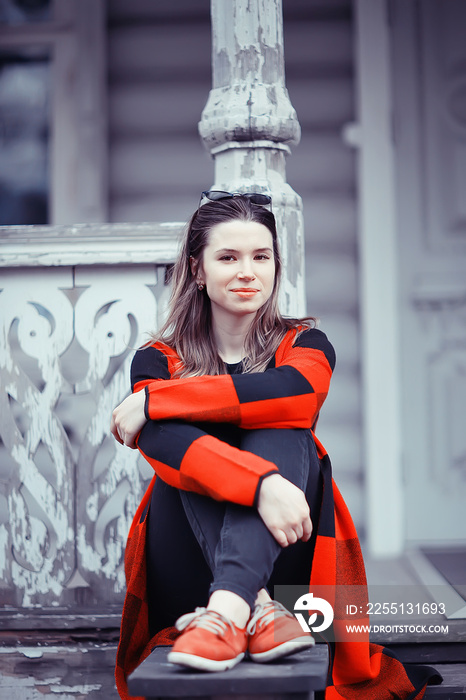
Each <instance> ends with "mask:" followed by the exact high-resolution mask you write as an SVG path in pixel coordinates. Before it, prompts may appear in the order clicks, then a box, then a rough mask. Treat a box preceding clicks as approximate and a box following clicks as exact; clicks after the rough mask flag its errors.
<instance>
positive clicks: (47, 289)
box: [0, 223, 182, 626]
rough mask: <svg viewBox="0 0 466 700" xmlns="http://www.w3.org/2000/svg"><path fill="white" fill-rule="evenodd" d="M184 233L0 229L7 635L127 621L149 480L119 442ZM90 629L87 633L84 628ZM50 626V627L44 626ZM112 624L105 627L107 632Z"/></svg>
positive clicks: (0, 540)
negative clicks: (130, 557) (128, 572)
mask: <svg viewBox="0 0 466 700" xmlns="http://www.w3.org/2000/svg"><path fill="white" fill-rule="evenodd" d="M181 228H182V224H177V223H170V224H158V225H157V224H136V225H126V224H125V225H81V226H58V227H49V226H40V227H31V226H28V227H12V228H3V229H0V290H1V291H0V328H1V331H0V332H1V339H0V387H1V392H0V439H1V443H0V572H1V574H0V601H1V604H2V613H1V615H2V616H3V621H4V622H8V624H9V626H11V625H13V626H14V625H17V626H24V625H26V624H27V623H26V622H25V621H24V620H25V616H24V615H23V613H24V612H26V613H27V619H28V620H29V624H30V621H31V614H32V615H36V616H37V617H40V616H45V617H46V618H47V620H48V622H47V624H50V620H51V616H57V615H58V616H60V614H65V613H66V612H67V611H69V612H70V613H71V612H72V613H73V618H74V619H75V620H78V621H79V624H94V625H95V624H96V623H97V624H101V625H105V624H106V622H105V621H106V620H107V619H108V620H112V619H113V617H114V614H117V613H118V612H119V610H120V609H121V603H122V600H123V595H124V568H123V555H124V548H125V542H126V536H127V532H128V528H129V525H130V522H131V519H132V516H133V514H134V512H135V510H136V507H137V505H138V503H139V501H140V499H141V497H142V495H143V492H144V490H145V487H146V485H147V483H148V480H149V479H150V477H151V476H152V470H151V469H150V467H148V465H147V464H146V463H145V462H144V460H143V459H142V458H141V457H140V456H139V455H138V452H137V451H136V450H130V449H128V448H126V447H123V446H120V445H118V444H117V443H116V442H115V441H114V440H113V438H112V437H111V436H110V435H109V423H110V416H111V412H112V409H113V408H114V406H116V405H117V404H118V403H119V402H120V401H121V400H122V399H123V398H124V397H125V396H126V395H127V394H128V392H129V368H130V363H131V358H132V355H133V353H134V350H135V349H136V348H137V347H139V346H140V345H142V344H143V343H144V342H147V340H148V339H149V338H150V333H151V332H153V331H154V330H155V329H156V328H157V326H158V325H160V322H161V320H162V318H163V315H164V313H165V309H166V302H167V295H168V286H167V270H168V268H169V267H170V265H172V264H173V262H174V259H175V257H176V253H177V247H178V239H179V233H180V231H181ZM86 620H87V621H88V622H86ZM43 624H46V623H45V622H44V623H43ZM107 624H109V623H108V621H107Z"/></svg>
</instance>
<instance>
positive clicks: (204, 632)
mask: <svg viewBox="0 0 466 700" xmlns="http://www.w3.org/2000/svg"><path fill="white" fill-rule="evenodd" d="M176 628H177V629H178V630H180V631H182V630H184V632H183V634H182V635H181V636H179V637H178V638H177V640H176V641H175V644H174V645H173V647H172V651H170V653H169V654H168V661H170V663H172V664H180V665H181V666H189V667H190V668H196V669H198V670H199V671H226V670H227V669H229V668H233V666H236V664H238V663H239V662H240V661H241V659H242V658H243V657H244V653H245V651H246V649H247V646H248V638H247V633H246V630H245V629H240V628H239V627H236V625H235V624H234V623H233V622H231V620H227V618H225V617H223V615H220V613H218V612H215V611H214V610H206V608H196V610H195V612H193V613H188V614H187V615H182V616H181V617H180V618H179V619H178V620H177V621H176Z"/></svg>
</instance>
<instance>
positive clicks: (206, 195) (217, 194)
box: [199, 190, 272, 207]
mask: <svg viewBox="0 0 466 700" xmlns="http://www.w3.org/2000/svg"><path fill="white" fill-rule="evenodd" d="M232 197H246V198H247V199H249V201H250V202H251V204H259V205H260V206H263V207H266V206H267V205H268V204H271V203H272V197H270V196H269V195H268V194H262V193H261V192H223V191H222V190H205V191H204V192H201V199H200V200H199V206H200V205H201V202H202V200H203V199H210V201H211V202H218V201H219V200H220V199H231V198H232Z"/></svg>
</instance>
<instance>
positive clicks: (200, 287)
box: [197, 282, 204, 292]
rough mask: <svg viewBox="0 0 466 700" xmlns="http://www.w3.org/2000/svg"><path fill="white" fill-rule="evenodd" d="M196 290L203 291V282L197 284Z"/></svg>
mask: <svg viewBox="0 0 466 700" xmlns="http://www.w3.org/2000/svg"><path fill="white" fill-rule="evenodd" d="M197 288H198V289H199V291H200V292H202V290H203V289H204V282H198V283H197Z"/></svg>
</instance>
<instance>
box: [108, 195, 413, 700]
mask: <svg viewBox="0 0 466 700" xmlns="http://www.w3.org/2000/svg"><path fill="white" fill-rule="evenodd" d="M203 198H204V202H202V201H201V206H199V208H198V210H197V211H196V212H195V213H194V215H193V217H192V218H191V221H190V223H189V225H188V228H187V232H186V236H185V239H184V242H183V245H182V249H181V252H180V255H179V258H178V261H177V263H176V265H175V268H174V271H173V278H172V299H171V305H170V310H169V316H168V321H167V323H166V324H165V326H164V327H163V328H162V329H161V331H160V332H159V334H158V335H157V338H156V339H155V340H154V342H153V343H152V344H150V345H148V346H146V347H144V348H142V349H140V350H139V351H138V352H137V353H136V355H135V357H134V360H133V363H132V370H131V375H132V376H131V382H132V389H133V394H132V395H131V396H130V397H128V398H127V399H125V401H123V403H122V404H120V406H118V407H117V408H116V409H115V411H114V412H113V416H112V425H111V430H112V433H113V435H114V436H115V438H116V439H117V440H118V441H119V442H120V443H122V444H126V445H128V446H129V447H132V448H135V447H137V448H138V449H139V450H140V451H141V453H142V454H143V455H144V457H145V458H146V460H147V461H148V462H149V463H150V464H151V465H152V466H153V467H154V470H155V473H156V477H157V478H155V477H154V479H153V481H152V483H151V485H150V487H149V489H148V492H147V493H146V495H145V497H144V499H143V501H142V503H141V505H140V507H139V509H138V512H137V513H136V516H135V519H134V521H133V525H132V528H131V531H130V534H129V538H128V545H127V550H126V556H125V564H126V574H127V582H128V591H127V596H126V600H125V607H124V611H123V620H122V633H121V638H120V647H119V653H118V658H117V671H116V677H117V685H118V688H119V691H120V695H121V697H123V698H124V697H126V692H127V691H126V683H125V677H126V675H127V673H129V672H130V671H131V670H133V669H134V668H135V666H136V665H137V664H138V663H139V662H140V661H141V660H142V659H143V658H144V657H145V656H146V655H147V654H148V653H150V650H151V648H153V646H155V645H156V644H157V643H172V642H173V641H174V645H173V648H172V650H171V652H170V653H169V656H168V659H169V661H171V662H172V663H176V664H180V665H182V666H189V667H192V668H195V669H199V670H206V671H216V670H224V669H226V668H231V667H232V666H234V665H235V664H236V663H238V662H239V661H241V659H242V658H243V657H244V655H245V652H246V651H248V653H249V656H250V658H252V659H253V660H254V661H258V662H265V661H272V660H274V659H277V658H280V657H281V656H285V655H288V654H290V653H294V652H295V651H299V650H301V649H303V648H306V647H309V646H311V645H312V644H313V643H314V642H313V639H312V637H311V635H310V634H305V633H304V632H303V630H302V629H301V627H300V625H299V624H298V622H297V621H296V619H295V617H294V616H293V615H291V614H290V613H289V612H288V611H287V610H286V609H285V608H284V607H283V606H281V605H280V604H279V603H276V602H274V601H273V600H272V598H271V595H270V593H272V592H273V587H274V586H275V585H277V584H288V585H290V584H304V585H308V583H309V581H310V580H311V581H312V579H314V581H315V582H316V583H325V584H329V583H333V584H335V583H336V575H335V571H336V566H337V564H336V562H335V557H336V555H335V552H340V553H341V552H343V550H344V546H340V547H338V545H337V547H336V548H335V538H338V537H340V539H341V540H342V542H346V543H348V542H350V544H349V545H348V544H347V545H346V546H347V548H348V551H349V552H351V553H352V555H353V560H354V561H353V562H352V563H354V565H355V567H356V568H355V571H356V572H357V575H356V579H354V577H353V579H352V581H351V582H352V583H361V582H362V583H364V582H365V581H364V579H363V574H362V575H361V568H362V562H360V552H359V549H358V548H357V546H356V545H357V538H356V535H355V533H354V530H352V529H351V528H352V523H351V520H350V519H349V516H348V514H347V511H346V510H345V508H344V504H343V503H342V502H341V498H340V497H339V494H338V492H337V491H335V490H334V489H332V484H331V477H330V473H329V469H328V460H327V462H325V451H324V450H323V448H322V446H321V445H320V444H319V443H318V442H317V443H316V440H315V438H314V435H313V428H314V427H315V424H316V421H317V418H318V414H319V411H320V408H321V406H322V404H323V401H324V400H325V397H326V395H327V391H328V387H329V382H330V377H331V374H332V370H333V367H334V364H335V355H334V351H333V348H332V346H331V345H330V343H329V341H328V340H327V338H326V336H325V335H324V333H322V332H321V331H319V330H318V329H316V328H315V327H314V323H313V322H309V321H296V320H286V319H284V318H283V317H282V316H281V315H280V312H279V310H278V288H279V280H280V273H281V261H280V254H279V249H278V241H277V232H276V227H275V219H274V216H273V214H272V212H271V211H270V210H269V208H268V206H267V205H269V204H270V198H269V197H267V196H266V195H263V194H257V193H245V194H241V195H239V194H231V193H225V192H207V193H203ZM316 444H317V446H318V448H317V447H316ZM323 465H324V466H323ZM325 486H326V487H327V488H325ZM335 495H336V498H337V501H336V502H334V498H333V497H334V496H335ZM338 507H339V516H338V515H337V516H335V513H336V512H337V510H338ZM338 517H339V518H340V523H339V525H338V523H337V526H336V519H337V520H338ZM343 521H344V523H343V525H344V527H342V522H343ZM317 523H319V527H318V528H317ZM345 528H346V529H345ZM318 529H319V532H317V530H318ZM342 533H343V534H342ZM355 543H356V545H355ZM340 544H341V543H340ZM343 560H344V561H345V562H346V566H348V562H349V559H348V557H343ZM345 576H346V577H347V572H342V574H341V576H340V579H341V580H342V581H343V580H344V578H345ZM347 578H348V577H347ZM345 582H346V581H345ZM174 625H176V630H175V629H174ZM180 632H181V634H179V633H180ZM347 646H348V645H347ZM353 646H355V647H356V646H358V645H353ZM367 648H368V647H367ZM358 654H359V655H360V650H359V651H356V657H357V658H359V657H358ZM372 655H373V654H369V652H368V651H367V653H366V654H365V656H364V661H363V662H361V659H359V666H360V667H361V668H360V669H359V676H358V671H357V670H355V658H356V657H355V656H354V652H353V653H351V652H348V651H347V652H346V654H345V656H344V658H345V663H346V664H349V671H348V673H349V676H348V678H347V679H346V681H348V679H351V681H352V682H356V680H355V679H358V678H359V679H360V680H361V681H364V682H365V681H367V677H368V673H369V674H370V673H372V672H371V671H370V668H371V666H370V662H369V658H370V656H372ZM339 658H340V663H338V662H339ZM333 662H334V664H333V665H334V671H335V668H336V670H337V672H338V673H339V681H340V683H344V682H345V673H344V671H342V667H343V656H342V655H341V654H340V657H338V654H334V657H333ZM335 663H336V666H335ZM397 663H398V662H397ZM374 664H375V665H374V668H375V667H377V665H378V662H377V660H374ZM339 666H340V668H339V669H338V667H339ZM398 666H399V667H400V669H403V667H402V666H401V665H400V664H398ZM396 670H397V672H398V670H399V669H398V667H397V669H396ZM372 675H373V676H374V678H375V677H376V676H377V673H376V672H374V673H373V674H372ZM405 675H406V674H405ZM396 678H397V687H399V684H400V680H399V678H398V675H397V676H396ZM406 681H407V688H408V689H409V691H410V692H412V690H413V685H412V684H411V683H410V682H409V681H408V679H407V678H406ZM384 682H386V679H385V681H384ZM337 696H338V695H335V696H334V697H337ZM329 697H330V696H329ZM361 697H362V696H361ZM371 697H372V696H371ZM373 697H375V695H374V696H373ZM377 697H380V698H382V697H385V696H384V695H382V694H381V695H377ZM387 697H391V696H389V695H388V694H387Z"/></svg>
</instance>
